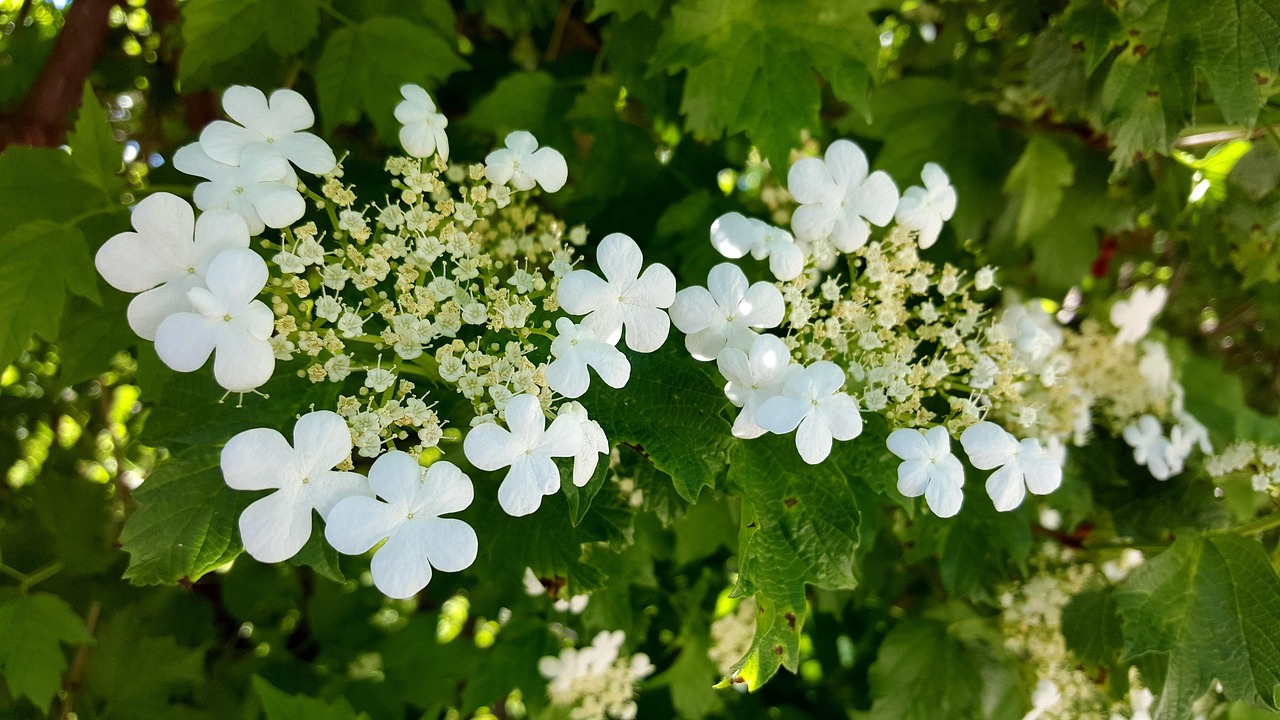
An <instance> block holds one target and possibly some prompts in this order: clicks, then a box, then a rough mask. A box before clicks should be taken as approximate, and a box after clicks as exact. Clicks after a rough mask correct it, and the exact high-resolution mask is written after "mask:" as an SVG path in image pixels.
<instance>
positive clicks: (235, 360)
mask: <svg viewBox="0 0 1280 720" xmlns="http://www.w3.org/2000/svg"><path fill="white" fill-rule="evenodd" d="M204 280H205V285H206V286H207V287H197V288H192V289H191V290H190V291H188V292H187V300H188V301H189V302H190V303H191V305H192V306H193V307H194V308H195V312H179V313H174V314H172V315H170V316H169V317H167V318H165V320H164V322H162V323H160V327H159V328H157V329H156V354H157V355H159V356H160V359H161V360H163V361H164V364H165V365H168V366H169V367H171V368H173V369H174V370H177V371H178V372H192V371H193V370H199V369H200V368H201V367H202V366H203V365H204V364H205V361H207V360H208V359H209V354H210V353H216V355H215V356H214V359H213V376H214V378H216V379H217V381H218V384H219V385H221V386H222V387H224V388H226V389H228V390H230V391H232V392H248V391H250V390H253V389H254V388H256V387H258V386H259V385H261V384H263V383H265V382H266V381H267V380H268V379H270V378H271V373H272V372H273V371H274V370H275V366H276V358H275V353H274V351H273V350H272V349H271V342H270V341H269V338H270V337H271V332H272V330H274V328H275V316H274V315H273V314H272V313H271V308H269V307H267V305H266V303H263V302H262V301H261V300H255V299H254V298H255V297H257V295H258V293H259V292H261V291H262V288H263V287H264V286H265V285H266V284H267V264H266V262H264V261H263V260H262V258H261V257H259V256H258V254H257V253H255V252H254V251H252V250H249V249H247V248H233V249H231V250H225V251H223V252H222V254H220V255H218V257H216V258H214V260H213V262H211V263H209V271H208V272H207V273H206V274H205V278H204Z"/></svg>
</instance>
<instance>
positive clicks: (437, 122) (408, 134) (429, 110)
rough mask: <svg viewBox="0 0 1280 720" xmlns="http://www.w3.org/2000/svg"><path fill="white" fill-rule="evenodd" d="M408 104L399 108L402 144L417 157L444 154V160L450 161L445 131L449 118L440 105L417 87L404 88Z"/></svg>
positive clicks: (405, 86)
mask: <svg viewBox="0 0 1280 720" xmlns="http://www.w3.org/2000/svg"><path fill="white" fill-rule="evenodd" d="M400 95H401V96H402V97H404V101H403V102H401V103H400V104H399V105H396V120H399V121H400V123H401V124H402V125H403V126H404V127H402V128H400V144H401V145H403V146H404V150H405V152H407V153H409V154H410V155H412V156H414V157H416V158H427V157H431V156H432V154H434V153H440V159H442V160H448V159H449V136H448V135H446V134H445V132H444V129H445V128H446V127H448V126H449V119H448V118H446V117H445V116H444V115H443V114H442V113H439V112H436V104H435V102H434V101H433V100H432V99H431V96H430V95H428V94H427V91H426V90H424V89H422V88H421V87H418V86H417V85H401V86H400Z"/></svg>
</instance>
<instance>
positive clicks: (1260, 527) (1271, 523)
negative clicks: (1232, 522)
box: [1233, 513, 1280, 535]
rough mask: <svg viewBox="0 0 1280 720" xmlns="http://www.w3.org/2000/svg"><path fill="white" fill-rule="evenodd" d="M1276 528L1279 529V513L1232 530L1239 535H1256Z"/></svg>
mask: <svg viewBox="0 0 1280 720" xmlns="http://www.w3.org/2000/svg"><path fill="white" fill-rule="evenodd" d="M1276 528H1280V513H1272V514H1270V515H1268V516H1266V517H1263V518H1258V519H1257V520H1254V521H1253V522H1247V523H1245V524H1243V525H1237V526H1236V527H1235V528H1233V530H1234V532H1236V533H1239V534H1240V535H1257V534H1258V533H1264V532H1267V531H1268V530H1274V529H1276Z"/></svg>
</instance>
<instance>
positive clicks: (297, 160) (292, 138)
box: [202, 125, 338, 175]
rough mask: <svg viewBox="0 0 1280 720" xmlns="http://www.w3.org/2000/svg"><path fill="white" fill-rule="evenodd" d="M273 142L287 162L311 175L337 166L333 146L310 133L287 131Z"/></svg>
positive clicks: (328, 170)
mask: <svg viewBox="0 0 1280 720" xmlns="http://www.w3.org/2000/svg"><path fill="white" fill-rule="evenodd" d="M307 127H310V125H308V126H307ZM202 141H203V138H202ZM274 144H275V147H276V149H277V150H279V151H280V153H281V154H283V155H284V156H285V157H286V158H288V160H289V162H291V163H293V164H294V165H297V166H298V167H299V168H302V169H303V170H306V171H307V172H309V173H311V174H312V175H324V174H325V173H328V172H332V171H333V169H334V168H335V167H337V166H338V158H337V156H335V155H334V154H333V148H331V147H329V144H328V143H326V142H325V141H324V140H321V139H320V138H318V137H316V136H315V135H312V134H311V133H303V132H294V133H289V134H288V135H285V136H284V137H281V138H278V139H277V140H276V141H275V143H274Z"/></svg>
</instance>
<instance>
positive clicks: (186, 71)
mask: <svg viewBox="0 0 1280 720" xmlns="http://www.w3.org/2000/svg"><path fill="white" fill-rule="evenodd" d="M182 17H183V22H182V39H183V42H184V43H186V47H185V49H184V50H183V52H182V62H181V65H180V67H179V79H180V80H181V81H182V82H183V83H188V84H192V85H205V84H208V82H209V72H210V71H211V70H212V69H213V68H214V66H216V65H219V64H221V63H224V62H227V61H228V60H232V59H233V58H235V57H236V56H238V55H240V54H241V53H244V52H245V51H246V50H248V49H249V48H250V47H251V46H252V45H253V44H254V43H256V42H257V41H258V40H259V39H262V38H265V39H266V42H267V45H268V46H269V47H270V48H271V50H272V52H274V53H276V54H277V55H281V56H289V55H294V54H297V53H299V52H301V51H302V50H303V49H305V48H306V47H307V45H308V44H310V43H311V41H312V40H314V39H315V37H316V35H317V34H318V33H319V30H320V6H319V3H318V2H316V0H190V1H189V2H187V3H186V4H184V5H183V6H182Z"/></svg>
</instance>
